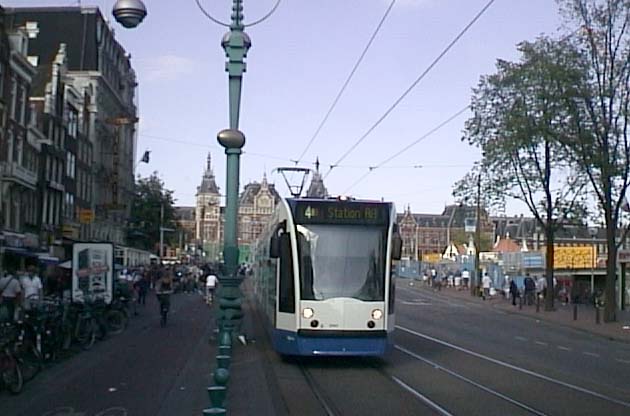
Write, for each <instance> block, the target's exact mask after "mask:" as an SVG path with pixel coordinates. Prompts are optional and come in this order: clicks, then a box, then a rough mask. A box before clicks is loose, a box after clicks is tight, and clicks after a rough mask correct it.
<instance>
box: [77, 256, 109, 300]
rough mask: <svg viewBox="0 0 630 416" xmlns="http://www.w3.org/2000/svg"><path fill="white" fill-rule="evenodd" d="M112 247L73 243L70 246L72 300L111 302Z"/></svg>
mask: <svg viewBox="0 0 630 416" xmlns="http://www.w3.org/2000/svg"><path fill="white" fill-rule="evenodd" d="M113 282H114V245H113V244H111V243H74V244H73V245H72V300H73V301H74V302H81V301H86V300H94V299H99V298H100V299H104V300H105V303H108V304H109V303H110V302H111V301H112V286H113Z"/></svg>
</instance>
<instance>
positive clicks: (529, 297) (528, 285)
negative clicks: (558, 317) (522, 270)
mask: <svg viewBox="0 0 630 416" xmlns="http://www.w3.org/2000/svg"><path fill="white" fill-rule="evenodd" d="M535 290H536V283H535V282H534V279H532V278H531V276H530V275H529V274H528V275H527V276H526V277H525V301H526V303H527V304H528V305H532V304H533V303H534V292H535Z"/></svg>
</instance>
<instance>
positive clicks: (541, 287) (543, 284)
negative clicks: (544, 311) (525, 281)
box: [536, 276, 547, 299]
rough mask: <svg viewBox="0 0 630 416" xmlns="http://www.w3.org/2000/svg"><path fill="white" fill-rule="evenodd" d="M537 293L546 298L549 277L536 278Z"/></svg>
mask: <svg viewBox="0 0 630 416" xmlns="http://www.w3.org/2000/svg"><path fill="white" fill-rule="evenodd" d="M536 295H537V296H538V297H539V298H540V299H544V298H545V297H546V296H547V278H546V277H545V276H540V277H539V278H538V280H536Z"/></svg>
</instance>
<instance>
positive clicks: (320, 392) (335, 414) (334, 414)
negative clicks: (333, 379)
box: [298, 360, 343, 416]
mask: <svg viewBox="0 0 630 416" xmlns="http://www.w3.org/2000/svg"><path fill="white" fill-rule="evenodd" d="M298 368H299V369H300V372H301V373H302V375H303V376H304V380H306V383H307V384H308V386H309V387H310V389H311V391H312V392H313V395H314V396H315V398H316V399H317V401H318V402H319V404H320V405H321V406H322V409H324V411H325V412H326V415H327V416H341V415H342V414H343V413H341V412H340V411H339V410H338V409H337V408H336V407H335V404H334V403H333V401H332V400H330V399H329V398H328V396H327V394H326V392H325V391H324V389H323V388H322V387H321V386H320V384H319V383H318V382H317V381H316V380H315V377H313V375H312V374H311V372H310V370H309V369H308V367H306V365H305V364H304V362H303V361H302V360H300V361H299V362H298Z"/></svg>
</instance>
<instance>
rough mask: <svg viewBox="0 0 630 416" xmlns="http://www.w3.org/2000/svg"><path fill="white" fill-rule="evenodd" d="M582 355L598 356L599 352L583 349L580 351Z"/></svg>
mask: <svg viewBox="0 0 630 416" xmlns="http://www.w3.org/2000/svg"><path fill="white" fill-rule="evenodd" d="M582 354H584V355H590V356H591V357H599V354H595V353H594V352H588V351H584V352H582Z"/></svg>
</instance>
